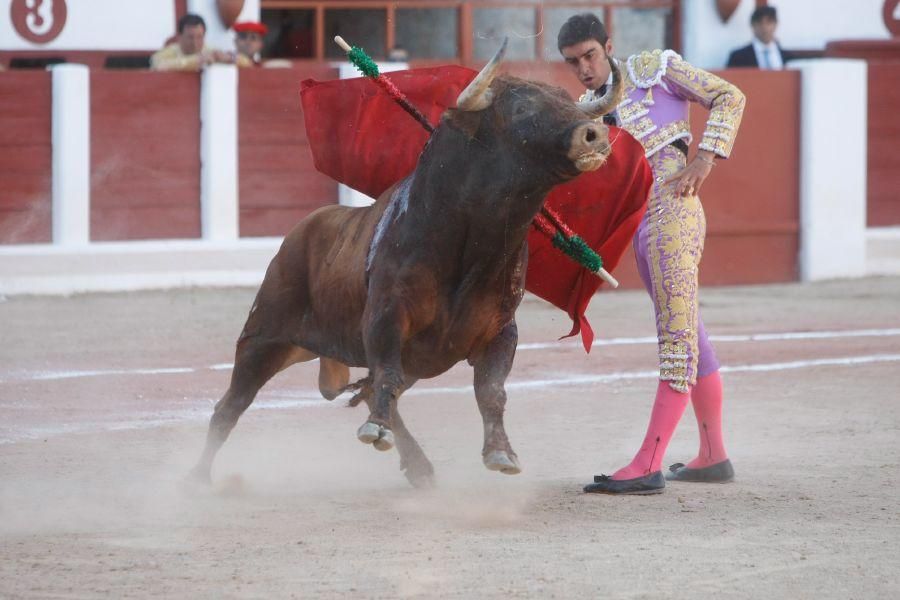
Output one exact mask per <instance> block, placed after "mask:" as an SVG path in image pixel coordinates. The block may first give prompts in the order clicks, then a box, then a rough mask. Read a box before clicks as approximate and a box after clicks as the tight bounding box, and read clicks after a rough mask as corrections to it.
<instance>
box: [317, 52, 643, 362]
mask: <svg viewBox="0 0 900 600" xmlns="http://www.w3.org/2000/svg"><path fill="white" fill-rule="evenodd" d="M475 74H476V73H475V71H472V70H471V69H466V68H464V67H457V66H446V67H434V68H428V69H413V70H409V71H397V72H393V73H388V74H386V77H388V78H389V79H390V80H391V81H392V82H393V83H394V85H396V86H397V87H398V88H399V89H400V90H401V91H402V92H403V93H404V94H405V95H406V97H407V98H408V99H409V101H410V102H411V103H412V105H413V106H415V107H416V108H418V109H419V110H420V111H421V112H422V113H423V114H424V115H425V117H426V118H427V119H428V121H429V122H430V123H431V124H432V125H434V126H437V124H438V123H439V122H440V118H441V114H443V112H444V110H446V109H447V108H448V107H452V106H455V104H456V98H457V96H458V95H459V93H460V92H461V91H462V90H463V89H464V88H465V87H466V85H468V84H469V82H470V81H471V80H472V78H473V77H475ZM300 95H301V100H302V104H303V113H304V115H303V116H304V121H305V123H306V135H307V139H308V140H309V145H310V148H311V149H312V153H313V160H314V161H315V165H316V168H317V169H318V170H319V171H321V172H322V173H324V174H326V175H328V176H330V177H332V178H333V179H335V180H336V181H339V182H341V183H343V184H345V185H348V186H350V187H351V188H353V189H355V190H358V191H360V192H362V193H364V194H366V195H368V196H371V197H372V198H377V197H378V196H380V195H381V193H382V192H383V191H384V190H386V189H387V188H389V187H390V186H392V185H393V184H394V183H396V182H397V181H399V180H400V179H402V178H403V177H405V176H406V175H407V174H409V173H410V172H411V171H412V170H413V169H414V168H415V166H416V162H417V161H418V159H419V154H420V153H421V151H422V148H423V147H424V146H425V142H427V141H428V135H429V134H428V133H427V132H426V131H425V129H424V128H423V127H422V125H420V124H419V123H418V122H416V121H415V120H414V119H413V118H412V117H410V116H409V115H408V114H406V113H405V112H404V111H403V109H402V108H400V106H398V105H397V104H396V103H395V102H394V100H393V99H391V97H390V96H388V95H387V94H386V93H385V92H383V91H382V90H381V88H379V87H378V86H377V85H376V84H375V83H374V82H372V81H370V80H368V79H366V78H363V77H360V78H356V79H343V80H337V81H327V82H318V81H315V80H312V79H307V80H306V81H304V82H303V84H302V86H301V93H300ZM610 139H611V140H612V142H613V144H612V147H613V151H612V154H610V156H609V159H608V160H607V161H606V163H605V164H604V165H603V166H602V167H601V168H600V169H598V170H596V171H593V172H590V173H583V174H582V175H579V176H578V177H577V178H575V179H574V180H572V181H570V182H568V183H565V184H563V185H559V186H557V187H555V188H554V189H553V190H552V191H551V192H550V194H549V195H548V196H547V200H546V203H545V204H546V205H547V206H548V207H550V208H551V209H553V210H554V211H556V213H557V214H558V215H559V216H560V217H561V218H562V220H563V221H565V223H566V224H568V225H569V227H570V228H571V229H572V230H573V231H574V232H575V233H576V234H577V235H579V236H580V237H581V238H582V239H583V240H584V241H585V242H587V243H588V245H590V247H591V248H593V249H594V250H595V251H596V252H597V253H598V254H600V256H601V257H602V258H603V266H604V268H605V269H606V270H607V271H610V272H612V271H613V269H615V267H616V265H617V264H618V263H619V259H620V258H621V257H622V254H623V253H624V252H625V249H626V248H627V247H628V243H629V241H631V238H632V236H633V235H634V232H635V230H636V229H637V226H638V224H639V223H640V220H641V217H642V216H643V214H644V210H645V209H646V203H647V195H648V194H649V191H650V186H651V184H652V175H651V171H650V166H649V164H648V163H647V160H646V159H645V158H644V149H643V147H642V146H641V145H640V144H639V143H638V142H637V141H636V140H635V139H634V138H633V137H631V135H629V134H628V133H627V132H626V131H625V130H623V129H619V128H617V127H610ZM601 283H602V281H601V280H600V279H599V278H598V277H596V276H594V275H593V274H592V273H590V272H589V271H588V270H587V269H585V268H584V267H582V266H580V265H578V264H577V263H575V262H573V261H572V260H570V259H569V258H568V257H566V256H565V255H563V254H562V253H561V252H560V251H559V250H557V249H555V248H553V247H552V245H551V243H550V240H549V239H548V238H547V237H545V236H544V235H543V234H541V233H540V232H538V231H537V230H536V229H534V228H532V230H531V232H530V233H529V235H528V273H527V279H526V285H525V288H526V289H527V290H528V291H529V292H532V293H533V294H535V295H537V296H540V297H541V298H543V299H544V300H547V301H548V302H551V303H552V304H554V305H555V306H558V307H559V308H561V309H563V310H564V311H566V313H567V314H568V315H569V317H570V318H571V319H572V322H573V326H572V331H571V332H569V334H568V335H575V334H577V333H579V332H581V337H582V341H583V343H584V347H585V350H586V351H590V347H591V344H592V342H593V339H594V332H593V330H592V329H591V326H590V324H589V323H588V321H587V319H586V318H585V316H584V311H585V310H586V309H587V305H588V303H589V302H590V300H591V298H592V297H593V295H594V292H596V291H597V289H598V288H599V287H600V284H601Z"/></svg>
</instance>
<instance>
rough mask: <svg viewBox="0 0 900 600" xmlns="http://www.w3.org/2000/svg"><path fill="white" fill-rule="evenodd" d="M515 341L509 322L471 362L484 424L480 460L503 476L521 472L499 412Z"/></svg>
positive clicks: (514, 332) (503, 399)
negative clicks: (482, 352)
mask: <svg viewBox="0 0 900 600" xmlns="http://www.w3.org/2000/svg"><path fill="white" fill-rule="evenodd" d="M518 339H519V333H518V329H517V328H516V323H515V321H513V322H511V323H510V324H509V325H507V326H506V327H504V328H503V330H502V331H501V332H500V334H499V335H498V336H497V337H496V338H494V339H493V340H492V341H491V343H490V344H489V345H488V347H487V349H486V350H485V352H484V354H483V355H481V356H480V357H479V358H478V359H476V360H474V361H473V363H472V364H473V366H474V367H475V398H476V400H477V401H478V409H479V410H480V411H481V418H482V420H483V421H484V447H483V448H482V451H481V457H482V460H483V461H484V466H486V467H487V468H488V469H490V470H491V471H500V472H501V473H506V474H507V475H515V474H516V473H519V472H520V471H521V470H522V469H521V468H520V467H519V460H518V458H517V457H516V453H515V452H513V449H512V446H511V445H510V443H509V438H507V437H506V429H505V428H504V427H503V411H504V409H505V407H506V389H505V388H504V383H505V382H506V377H507V376H508V375H509V371H510V370H511V369H512V363H513V357H514V356H515V354H516V343H517V342H518Z"/></svg>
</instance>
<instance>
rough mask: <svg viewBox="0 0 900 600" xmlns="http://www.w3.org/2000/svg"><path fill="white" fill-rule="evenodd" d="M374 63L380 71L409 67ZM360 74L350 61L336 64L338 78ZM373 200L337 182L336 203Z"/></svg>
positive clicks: (368, 201)
mask: <svg viewBox="0 0 900 600" xmlns="http://www.w3.org/2000/svg"><path fill="white" fill-rule="evenodd" d="M351 43H352V42H351ZM375 64H376V65H377V66H378V71H379V72H380V73H390V72H391V71H403V70H405V69H408V68H409V65H408V64H406V63H403V62H380V63H375ZM362 76H363V75H362V74H361V73H360V72H359V71H358V70H357V69H356V67H354V66H353V65H352V64H351V63H348V62H344V63H340V64H339V65H338V78H339V79H353V78H354V77H362ZM372 85H375V83H372ZM409 118H412V117H409ZM374 202H375V198H372V197H370V196H366V195H365V194H363V193H362V192H357V191H356V190H354V189H353V188H352V187H349V186H346V185H344V184H343V183H339V184H338V204H340V205H341V206H369V205H370V204H372V203H374Z"/></svg>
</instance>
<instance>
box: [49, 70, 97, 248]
mask: <svg viewBox="0 0 900 600" xmlns="http://www.w3.org/2000/svg"><path fill="white" fill-rule="evenodd" d="M51 73H52V76H51V77H52V82H53V83H52V96H53V99H52V108H51V118H52V126H51V129H52V144H53V175H52V181H53V201H52V207H53V208H52V210H53V243H54V244H59V245H64V246H77V245H83V244H87V243H88V242H89V241H90V224H91V219H90V204H91V95H90V87H91V80H90V71H89V70H88V68H87V67H86V66H84V65H56V66H54V67H53V68H52V70H51Z"/></svg>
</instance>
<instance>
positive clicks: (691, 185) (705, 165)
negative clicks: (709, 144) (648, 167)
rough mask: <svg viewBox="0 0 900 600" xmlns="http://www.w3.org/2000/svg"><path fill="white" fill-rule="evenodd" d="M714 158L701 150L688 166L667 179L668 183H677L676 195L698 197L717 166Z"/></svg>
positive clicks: (709, 153)
mask: <svg viewBox="0 0 900 600" xmlns="http://www.w3.org/2000/svg"><path fill="white" fill-rule="evenodd" d="M712 156H713V155H712V153H711V152H706V151H703V150H701V151H700V152H699V153H697V156H695V157H694V160H692V161H691V162H690V163H689V164H688V166H686V167H685V168H683V169H682V170H680V171H678V172H677V173H675V174H674V175H672V176H671V177H669V178H668V179H666V183H669V182H672V181H674V182H676V185H675V193H676V194H678V195H679V196H696V195H697V194H699V193H700V186H702V185H703V182H704V181H706V178H707V177H709V174H710V172H712V168H713V165H715V162H713V158H712Z"/></svg>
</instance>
